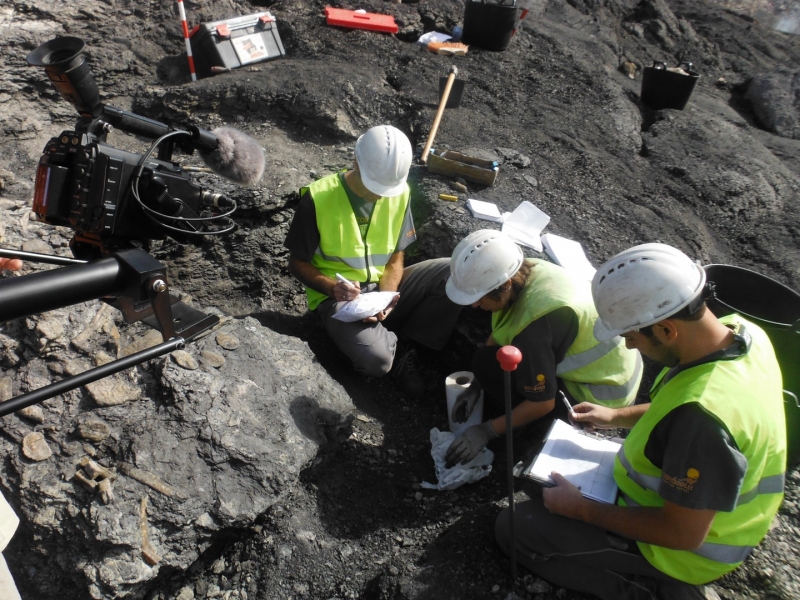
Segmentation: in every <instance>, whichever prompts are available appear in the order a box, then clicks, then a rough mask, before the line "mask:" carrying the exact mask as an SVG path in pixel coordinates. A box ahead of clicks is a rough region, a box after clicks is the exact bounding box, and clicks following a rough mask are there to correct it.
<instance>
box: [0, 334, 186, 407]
mask: <svg viewBox="0 0 800 600" xmlns="http://www.w3.org/2000/svg"><path fill="white" fill-rule="evenodd" d="M184 345H185V341H184V339H183V338H174V339H171V340H168V341H166V342H164V343H162V344H159V345H158V346H153V347H152V348H147V349H146V350H142V351H141V352H137V353H136V354H131V355H130V356H126V357H125V358H120V359H119V360H115V361H113V362H110V363H107V364H105V365H101V366H99V367H96V368H94V369H89V370H88V371H84V372H83V373H79V374H77V375H73V376H72V377H68V378H67V379H62V380H61V381H57V382H55V383H51V384H50V385H46V386H44V387H41V388H39V389H38V390H34V391H32V392H28V393H27V394H22V395H21V396H17V397H16V398H12V399H11V400H7V401H6V402H3V403H2V404H0V417H4V416H6V415H10V414H11V413H13V412H15V411H18V410H20V409H22V408H26V407H28V406H32V405H34V404H38V403H39V402H43V401H45V400H48V399H50V398H53V397H54V396H58V395H59V394H63V393H64V392H69V391H71V390H74V389H75V388H78V387H81V386H82V385H86V384H89V383H92V382H94V381H97V380H98V379H102V378H103V377H108V376H109V375H113V374H114V373H119V372H120V371H124V370H125V369H128V368H130V367H135V366H136V365H138V364H140V363H143V362H145V361H147V360H151V359H153V358H158V357H159V356H163V355H164V354H169V353H170V352H172V351H173V350H178V349H179V348H183V346H184Z"/></svg>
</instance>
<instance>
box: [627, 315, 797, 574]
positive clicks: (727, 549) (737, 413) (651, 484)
mask: <svg viewBox="0 0 800 600" xmlns="http://www.w3.org/2000/svg"><path fill="white" fill-rule="evenodd" d="M720 321H722V322H723V323H725V324H730V325H734V326H735V327H736V328H737V330H739V331H737V332H740V331H741V329H740V328H742V327H743V328H744V331H745V332H746V333H747V334H749V335H750V336H751V338H752V343H751V346H750V350H749V351H748V352H747V354H743V355H742V356H739V357H737V358H735V359H732V360H718V361H713V362H710V363H705V364H701V365H697V366H694V367H691V368H689V369H686V370H685V371H681V372H680V373H678V374H677V375H675V377H673V378H672V379H670V380H669V381H667V382H666V383H664V384H663V385H661V380H662V379H663V378H664V375H665V374H666V373H667V372H668V371H669V370H668V369H664V371H662V373H661V374H660V375H659V377H658V378H657V379H656V382H655V383H654V385H653V389H652V390H651V399H652V402H651V404H650V408H649V409H648V410H647V412H646V413H645V414H644V415H643V416H642V418H641V419H639V422H638V423H636V425H635V426H634V427H633V428H632V429H631V431H630V433H629V434H628V437H627V438H626V439H625V443H624V444H623V446H622V448H621V449H620V452H619V454H618V455H617V459H616V461H615V465H614V477H615V479H616V481H617V484H618V485H619V488H620V492H621V497H620V504H623V505H628V506H636V505H638V506H663V504H664V500H663V499H662V498H661V496H660V495H659V494H658V490H659V486H660V485H661V476H662V473H661V470H660V469H659V468H658V467H656V466H655V465H654V464H653V463H651V462H650V461H649V460H647V458H646V457H645V455H644V449H645V445H646V444H647V441H648V439H649V438H650V434H651V432H652V431H653V429H654V428H655V426H656V425H657V424H658V423H659V422H660V421H661V419H663V418H664V417H665V416H666V415H667V414H669V413H670V412H671V411H672V410H674V409H675V408H677V407H678V406H681V405H683V404H687V403H689V402H698V403H699V404H700V405H701V406H703V408H704V409H706V410H707V411H709V412H710V413H711V414H713V415H714V416H715V417H716V418H717V419H719V421H720V422H721V423H724V424H725V426H726V427H727V428H728V431H730V433H731V435H732V436H733V439H734V440H735V441H736V445H737V447H738V448H739V451H740V452H741V453H742V454H743V455H744V456H745V458H747V472H746V474H745V477H744V481H743V482H742V487H741V492H740V494H739V499H738V501H737V506H736V508H735V509H734V510H733V511H732V512H718V513H717V514H716V515H715V517H714V521H713V522H712V525H711V530H710V531H709V533H708V536H707V537H706V539H705V542H704V543H703V544H702V545H701V546H700V548H698V549H697V550H694V551H687V550H671V549H669V548H664V547H662V546H655V545H653V544H645V543H642V542H639V548H640V549H641V551H642V554H643V555H644V557H645V558H646V559H647V560H648V561H649V562H650V563H651V564H652V565H653V566H654V567H656V568H658V569H659V570H661V571H663V572H664V573H666V574H668V575H670V576H672V577H674V578H676V579H680V580H681V581H685V582H687V583H691V584H694V585H699V584H703V583H707V582H709V581H713V580H714V579H718V578H719V577H721V576H722V575H724V574H725V573H727V572H729V571H732V570H733V569H735V568H736V567H737V566H738V565H739V564H741V562H742V561H743V560H744V559H745V558H746V557H747V556H748V555H749V554H750V552H751V551H752V549H753V548H754V547H755V546H757V545H758V544H759V542H760V541H761V540H762V539H763V538H764V536H765V535H766V533H767V530H768V529H769V526H770V523H771V522H772V519H773V517H774V516H775V514H776V513H777V512H778V507H779V506H780V504H781V501H782V500H783V482H784V473H785V470H786V422H785V417H784V410H783V390H782V385H781V372H780V369H779V367H778V363H777V360H776V359H775V353H774V352H773V350H772V345H771V344H770V342H769V338H767V335H766V333H764V331H763V330H761V329H760V328H758V327H757V326H756V325H754V324H752V323H749V322H748V321H745V320H744V319H742V318H741V317H740V316H739V315H731V316H729V317H725V318H723V319H720ZM702 476H703V474H702V473H700V472H698V471H697V470H695V469H690V470H689V472H688V473H686V475H685V477H684V478H682V479H679V480H677V481H672V482H670V483H671V484H672V485H678V486H685V487H686V488H687V489H690V488H691V486H692V485H694V482H695V481H696V480H697V479H699V478H701V477H702Z"/></svg>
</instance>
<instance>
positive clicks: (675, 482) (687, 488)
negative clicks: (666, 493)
mask: <svg viewBox="0 0 800 600" xmlns="http://www.w3.org/2000/svg"><path fill="white" fill-rule="evenodd" d="M698 479H700V471H698V470H697V469H694V468H691V469H689V470H688V471H686V477H683V478H679V477H673V476H672V475H668V474H667V473H662V474H661V480H662V481H663V482H664V483H666V484H667V485H669V486H671V487H673V488H675V489H677V490H679V491H681V492H687V493H688V492H691V491H692V488H694V484H695V483H697V480H698Z"/></svg>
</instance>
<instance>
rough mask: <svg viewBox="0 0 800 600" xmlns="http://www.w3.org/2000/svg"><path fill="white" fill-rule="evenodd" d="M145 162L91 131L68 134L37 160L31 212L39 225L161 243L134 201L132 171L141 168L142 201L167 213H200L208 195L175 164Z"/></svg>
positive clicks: (106, 237)
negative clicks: (106, 141)
mask: <svg viewBox="0 0 800 600" xmlns="http://www.w3.org/2000/svg"><path fill="white" fill-rule="evenodd" d="M141 161H142V156H141V155H139V154H135V153H133V152H128V151H126V150H121V149H118V148H114V147H113V146H110V145H108V144H106V143H104V142H102V141H99V140H98V138H97V136H95V135H93V134H91V133H87V132H80V131H64V132H62V133H61V134H60V135H59V136H58V137H54V138H51V139H50V141H49V142H47V145H46V146H45V148H44V151H43V153H42V157H41V159H40V160H39V167H38V170H37V173H36V189H35V193H34V200H33V212H34V213H35V214H36V215H37V217H39V219H40V220H41V221H44V222H45V223H49V224H51V225H59V226H64V227H70V228H71V229H73V230H75V231H76V232H77V233H78V234H79V235H81V236H82V237H87V236H93V237H99V238H101V239H103V240H106V241H111V240H123V239H137V240H145V239H163V238H164V237H165V235H166V234H165V232H164V231H162V230H159V229H158V228H154V227H153V223H152V221H151V219H150V218H148V216H147V215H146V214H145V211H144V209H142V208H141V206H140V205H139V203H138V202H137V201H136V200H135V199H134V198H132V194H131V180H132V178H133V175H134V171H136V170H137V168H138V167H140V166H141V167H142V175H141V177H140V179H139V182H138V186H139V195H140V198H141V199H142V201H143V202H144V203H145V204H146V205H147V206H148V207H149V208H151V209H152V210H154V211H156V212H158V213H161V214H163V215H170V216H176V215H178V214H179V213H181V212H186V211H188V213H191V214H194V215H199V214H200V213H201V212H202V200H203V199H204V197H205V196H207V193H205V192H204V191H203V190H202V189H201V188H200V187H198V186H197V185H195V184H194V183H192V181H191V180H190V179H189V175H188V174H187V173H186V172H185V171H184V170H183V169H182V168H181V167H180V166H178V165H176V164H175V163H173V162H170V161H164V160H159V159H155V158H148V159H146V160H144V162H143V163H142V164H141V165H140V162H141ZM176 198H178V199H180V202H178V201H176V200H175V199H176Z"/></svg>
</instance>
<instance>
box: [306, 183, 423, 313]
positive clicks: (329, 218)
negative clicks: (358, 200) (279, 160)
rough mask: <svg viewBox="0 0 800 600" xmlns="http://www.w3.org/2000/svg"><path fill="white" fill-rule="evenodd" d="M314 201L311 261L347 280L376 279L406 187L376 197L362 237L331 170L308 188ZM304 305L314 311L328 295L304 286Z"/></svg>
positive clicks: (401, 213)
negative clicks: (316, 242) (315, 241)
mask: <svg viewBox="0 0 800 600" xmlns="http://www.w3.org/2000/svg"><path fill="white" fill-rule="evenodd" d="M308 189H309V191H310V192H311V197H312V199H313V200H314V209H315V210H316V213H317V228H318V229H319V237H320V240H319V247H318V248H317V251H316V253H315V254H314V257H313V258H312V259H311V264H312V265H314V266H315V267H316V268H317V269H319V270H320V271H321V272H322V273H323V274H324V275H327V276H329V277H335V276H336V273H341V274H342V275H343V276H344V277H346V278H347V279H349V280H350V281H359V282H361V283H369V282H378V281H379V280H380V278H381V276H382V275H383V270H384V268H385V267H386V263H387V262H389V258H390V257H391V256H392V254H393V253H394V250H395V248H396V247H397V239H398V237H399V236H400V232H401V231H402V228H403V220H404V218H405V214H406V209H407V207H408V202H409V195H410V194H409V189H408V186H406V190H405V192H403V194H402V195H400V196H394V197H392V198H379V199H378V200H377V201H376V202H375V208H374V209H373V211H372V217H371V218H370V222H369V224H368V225H367V232H366V235H365V236H364V237H363V238H362V237H361V231H360V230H359V228H358V222H357V221H356V216H355V214H354V213H353V208H352V207H351V205H350V199H349V198H348V197H347V191H346V190H345V189H344V187H343V186H342V183H341V181H340V180H339V174H338V173H334V174H332V175H328V176H327V177H323V178H322V179H319V180H318V181H315V182H314V183H312V184H311V185H310V186H309V187H308ZM306 295H307V296H308V308H310V309H311V310H314V309H315V308H316V307H317V306H318V305H319V303H320V302H322V301H323V300H325V299H326V298H328V296H326V295H325V294H323V293H322V292H318V291H317V290H313V289H311V288H308V287H307V288H306Z"/></svg>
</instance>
